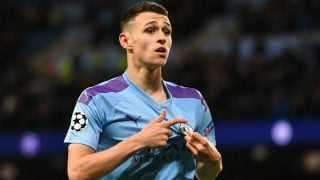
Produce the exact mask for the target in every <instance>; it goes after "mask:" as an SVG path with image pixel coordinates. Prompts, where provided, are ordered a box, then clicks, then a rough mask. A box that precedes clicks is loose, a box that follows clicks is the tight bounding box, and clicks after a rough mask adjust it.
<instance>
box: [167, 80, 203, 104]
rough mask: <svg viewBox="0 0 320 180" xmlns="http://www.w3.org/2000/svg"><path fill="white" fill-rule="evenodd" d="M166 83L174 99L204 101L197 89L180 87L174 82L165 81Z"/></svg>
mask: <svg viewBox="0 0 320 180" xmlns="http://www.w3.org/2000/svg"><path fill="white" fill-rule="evenodd" d="M165 83H166V85H167V88H168V90H169V92H170V94H171V95H172V97H173V98H195V99H200V100H201V99H203V97H202V95H201V93H200V92H199V91H198V90H197V89H195V88H191V87H186V86H180V85H177V84H175V83H172V82H166V81H165Z"/></svg>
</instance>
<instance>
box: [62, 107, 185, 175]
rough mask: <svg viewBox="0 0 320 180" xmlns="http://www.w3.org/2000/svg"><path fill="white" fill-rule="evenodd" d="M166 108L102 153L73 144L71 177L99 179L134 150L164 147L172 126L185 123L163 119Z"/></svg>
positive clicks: (69, 153)
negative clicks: (142, 126)
mask: <svg viewBox="0 0 320 180" xmlns="http://www.w3.org/2000/svg"><path fill="white" fill-rule="evenodd" d="M165 116H166V111H162V113H161V114H160V116H158V117H157V118H155V119H154V120H152V121H150V123H149V124H147V125H146V126H145V127H144V128H143V129H142V130H141V131H140V132H139V133H137V134H135V135H133V136H131V137H129V138H128V139H126V140H124V141H121V142H120V143H118V144H116V145H114V146H113V147H111V148H109V149H106V150H104V151H101V152H95V151H94V150H93V149H91V148H90V147H88V146H86V145H82V144H70V145H69V147H68V176H69V179H71V180H73V179H76V180H80V179H97V178H99V177H101V176H102V175H104V174H106V173H109V172H111V171H112V170H113V169H115V168H117V167H118V166H119V165H120V164H121V163H123V162H124V161H125V160H127V159H128V158H129V157H130V156H132V155H133V154H134V153H135V152H137V151H139V150H141V149H144V148H157V147H164V146H166V144H167V141H168V138H169V137H170V136H171V135H172V132H171V130H170V129H169V127H170V126H172V125H174V124H176V123H185V122H186V120H184V119H171V120H169V121H163V119H164V118H165Z"/></svg>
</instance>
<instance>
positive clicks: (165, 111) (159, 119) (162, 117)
mask: <svg viewBox="0 0 320 180" xmlns="http://www.w3.org/2000/svg"><path fill="white" fill-rule="evenodd" d="M166 115H167V110H166V109H163V110H162V111H161V113H160V115H159V116H158V117H157V118H155V119H154V120H153V122H162V121H163V119H164V118H165V117H166Z"/></svg>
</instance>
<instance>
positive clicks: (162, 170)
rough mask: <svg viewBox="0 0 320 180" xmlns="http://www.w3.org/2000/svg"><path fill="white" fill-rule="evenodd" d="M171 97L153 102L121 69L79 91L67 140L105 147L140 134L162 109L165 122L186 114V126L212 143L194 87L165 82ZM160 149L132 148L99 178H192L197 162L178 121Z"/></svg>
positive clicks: (206, 117) (208, 120) (204, 109)
mask: <svg viewBox="0 0 320 180" xmlns="http://www.w3.org/2000/svg"><path fill="white" fill-rule="evenodd" d="M163 84H164V86H165V88H166V90H167V93H168V96H169V98H168V99H167V100H166V101H165V102H163V103H161V104H158V103H156V102H155V101H154V100H153V99H151V98H150V97H149V96H148V95H147V94H146V93H145V92H144V91H142V90H141V89H140V88H139V87H138V86H137V85H135V84H134V83H133V82H132V81H131V80H130V79H129V78H128V76H127V73H126V72H125V73H124V74H123V75H122V76H119V77H116V78H114V79H111V80H109V81H106V82H103V83H100V84H98V85H96V86H93V87H90V88H88V89H86V90H85V91H83V93H82V94H81V95H80V97H79V99H78V101H77V103H76V106H75V109H74V112H73V116H72V119H71V124H70V128H69V130H68V133H67V135H66V137H65V140H64V142H65V143H80V144H84V145H87V146H89V147H91V148H93V149H94V150H96V151H97V152H98V151H103V150H105V149H108V148H110V147H112V146H114V145H116V144H117V143H119V142H120V141H122V140H125V139H127V138H128V137H130V136H132V135H133V134H136V133H138V132H139V131H140V130H141V129H142V128H143V127H144V126H145V125H146V124H148V123H149V122H150V121H151V120H153V119H154V118H156V117H158V116H159V115H160V113H161V110H162V109H166V110H167V114H166V118H165V119H166V120H169V119H171V118H185V119H187V120H188V124H189V125H190V126H191V127H192V128H193V130H194V131H197V132H198V133H200V134H201V135H202V136H205V137H207V138H208V139H209V140H210V141H211V142H212V143H213V144H215V134H214V125H213V121H212V117H211V113H210V110H209V109H208V107H207V105H206V103H205V101H204V99H203V97H202V95H201V94H200V93H199V92H198V91H197V90H195V89H192V88H186V87H182V86H178V85H176V84H173V83H170V82H166V81H163ZM171 130H172V131H173V133H174V134H173V136H171V137H170V138H169V140H168V144H167V146H166V147H165V148H162V149H145V150H141V151H138V152H136V153H135V154H134V155H133V156H132V157H130V158H129V159H128V160H126V161H125V162H123V163H122V164H121V165H120V166H118V167H117V168H116V169H114V170H113V171H112V172H110V173H108V174H106V175H105V176H103V178H102V179H148V180H149V179H161V180H162V179H165V180H167V179H194V174H195V161H194V159H193V158H192V155H191V152H190V151H189V150H188V149H187V147H186V146H185V140H184V135H183V134H182V133H181V132H180V124H176V125H174V126H171Z"/></svg>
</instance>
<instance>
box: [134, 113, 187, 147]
mask: <svg viewBox="0 0 320 180" xmlns="http://www.w3.org/2000/svg"><path fill="white" fill-rule="evenodd" d="M165 117H166V110H162V112H161V114H160V115H159V116H158V117H157V118H155V119H153V120H152V121H150V122H149V123H148V124H147V125H146V126H145V127H144V128H143V129H142V130H141V131H140V132H139V133H138V134H136V136H138V137H137V138H138V140H139V141H142V143H143V147H145V148H163V147H165V146H166V145H167V142H168V139H169V137H170V136H172V131H171V130H170V129H169V128H170V126H172V125H174V124H177V123H186V122H187V120H185V119H182V118H173V119H170V120H168V121H163V120H164V118H165Z"/></svg>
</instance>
